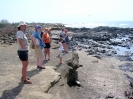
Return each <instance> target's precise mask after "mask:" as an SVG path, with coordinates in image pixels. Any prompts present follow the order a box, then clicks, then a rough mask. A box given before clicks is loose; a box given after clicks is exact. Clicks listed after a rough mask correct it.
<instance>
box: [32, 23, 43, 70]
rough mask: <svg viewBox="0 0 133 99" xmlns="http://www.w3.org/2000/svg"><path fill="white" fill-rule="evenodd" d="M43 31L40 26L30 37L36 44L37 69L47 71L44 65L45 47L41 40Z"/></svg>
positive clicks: (36, 27) (37, 26)
mask: <svg viewBox="0 0 133 99" xmlns="http://www.w3.org/2000/svg"><path fill="white" fill-rule="evenodd" d="M41 31H42V29H41V26H40V25H36V26H35V32H34V33H33V34H32V35H31V36H30V38H31V40H32V41H33V44H34V46H35V47H34V50H35V55H36V58H37V69H45V67H44V66H42V65H43V58H44V54H43V49H44V47H45V44H44V42H43V41H42V38H41V35H40V33H41Z"/></svg>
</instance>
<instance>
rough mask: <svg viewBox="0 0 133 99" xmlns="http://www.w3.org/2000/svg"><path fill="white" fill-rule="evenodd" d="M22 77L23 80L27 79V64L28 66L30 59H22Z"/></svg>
mask: <svg viewBox="0 0 133 99" xmlns="http://www.w3.org/2000/svg"><path fill="white" fill-rule="evenodd" d="M22 65H23V66H22V77H23V80H26V72H27V66H28V61H22Z"/></svg>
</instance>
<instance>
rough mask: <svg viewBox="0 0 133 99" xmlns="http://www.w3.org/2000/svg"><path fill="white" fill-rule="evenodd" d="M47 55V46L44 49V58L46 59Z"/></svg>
mask: <svg viewBox="0 0 133 99" xmlns="http://www.w3.org/2000/svg"><path fill="white" fill-rule="evenodd" d="M46 56H47V48H45V50H44V59H46Z"/></svg>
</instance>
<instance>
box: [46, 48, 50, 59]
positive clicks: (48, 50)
mask: <svg viewBox="0 0 133 99" xmlns="http://www.w3.org/2000/svg"><path fill="white" fill-rule="evenodd" d="M47 53H48V59H50V48H48V49H47Z"/></svg>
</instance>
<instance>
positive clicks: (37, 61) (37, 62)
mask: <svg viewBox="0 0 133 99" xmlns="http://www.w3.org/2000/svg"><path fill="white" fill-rule="evenodd" d="M36 64H37V66H39V58H37V59H36Z"/></svg>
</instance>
